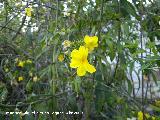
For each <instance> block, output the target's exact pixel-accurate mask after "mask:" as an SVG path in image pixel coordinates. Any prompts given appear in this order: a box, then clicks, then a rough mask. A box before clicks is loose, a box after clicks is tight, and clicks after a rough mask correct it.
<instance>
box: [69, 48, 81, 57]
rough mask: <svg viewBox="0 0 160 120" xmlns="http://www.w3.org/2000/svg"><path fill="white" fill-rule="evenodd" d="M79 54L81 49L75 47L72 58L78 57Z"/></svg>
mask: <svg viewBox="0 0 160 120" xmlns="http://www.w3.org/2000/svg"><path fill="white" fill-rule="evenodd" d="M78 54H79V51H78V50H76V49H74V50H73V51H72V52H71V57H72V58H77V56H78Z"/></svg>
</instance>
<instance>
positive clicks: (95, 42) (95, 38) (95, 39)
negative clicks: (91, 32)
mask: <svg viewBox="0 0 160 120" xmlns="http://www.w3.org/2000/svg"><path fill="white" fill-rule="evenodd" d="M92 40H93V43H94V44H97V42H98V37H97V36H93V37H92ZM97 45H98V44H97Z"/></svg>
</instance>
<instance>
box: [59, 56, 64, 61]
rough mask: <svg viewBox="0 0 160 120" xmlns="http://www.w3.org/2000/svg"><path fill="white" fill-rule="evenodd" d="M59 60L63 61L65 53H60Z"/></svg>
mask: <svg viewBox="0 0 160 120" xmlns="http://www.w3.org/2000/svg"><path fill="white" fill-rule="evenodd" d="M58 60H59V61H60V62H62V61H63V60H64V55H62V54H60V55H59V56H58Z"/></svg>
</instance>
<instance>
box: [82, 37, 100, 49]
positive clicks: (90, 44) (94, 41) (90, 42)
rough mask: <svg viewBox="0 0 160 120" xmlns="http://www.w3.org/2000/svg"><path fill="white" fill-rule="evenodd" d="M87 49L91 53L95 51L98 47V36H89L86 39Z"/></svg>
mask: <svg viewBox="0 0 160 120" xmlns="http://www.w3.org/2000/svg"><path fill="white" fill-rule="evenodd" d="M84 42H85V47H86V48H88V50H89V52H91V51H92V50H94V48H95V47H98V37H97V36H88V35H86V36H85V37H84Z"/></svg>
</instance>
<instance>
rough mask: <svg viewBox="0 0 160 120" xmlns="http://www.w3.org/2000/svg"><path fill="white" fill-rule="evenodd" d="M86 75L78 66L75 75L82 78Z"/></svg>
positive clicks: (83, 69) (82, 68)
mask: <svg viewBox="0 0 160 120" xmlns="http://www.w3.org/2000/svg"><path fill="white" fill-rule="evenodd" d="M85 74H86V70H85V68H84V67H82V66H80V67H78V68H77V75H78V76H84V75H85Z"/></svg>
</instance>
